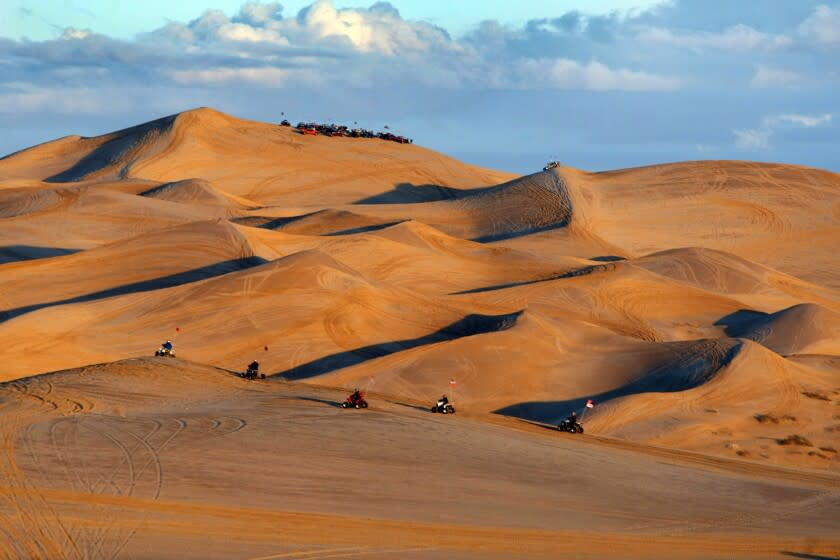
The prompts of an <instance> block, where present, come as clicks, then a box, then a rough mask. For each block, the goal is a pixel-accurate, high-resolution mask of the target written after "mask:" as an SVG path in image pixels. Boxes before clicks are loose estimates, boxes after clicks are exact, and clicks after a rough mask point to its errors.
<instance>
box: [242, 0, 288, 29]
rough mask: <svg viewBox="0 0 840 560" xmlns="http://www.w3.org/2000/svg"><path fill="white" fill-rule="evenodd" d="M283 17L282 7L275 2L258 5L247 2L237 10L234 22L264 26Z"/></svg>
mask: <svg viewBox="0 0 840 560" xmlns="http://www.w3.org/2000/svg"><path fill="white" fill-rule="evenodd" d="M282 17H283V6H282V5H280V4H279V3H277V2H270V3H268V4H259V3H256V2H248V3H247V4H245V5H244V6H242V8H241V9H240V10H239V15H238V16H237V17H235V18H234V21H240V22H243V23H247V24H250V25H264V24H266V23H268V22H270V21H271V20H274V19H281V18H282Z"/></svg>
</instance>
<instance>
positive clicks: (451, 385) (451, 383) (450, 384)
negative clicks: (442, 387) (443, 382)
mask: <svg viewBox="0 0 840 560" xmlns="http://www.w3.org/2000/svg"><path fill="white" fill-rule="evenodd" d="M449 386H450V387H455V380H454V379H452V380H450V381H449Z"/></svg>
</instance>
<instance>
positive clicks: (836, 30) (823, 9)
mask: <svg viewBox="0 0 840 560" xmlns="http://www.w3.org/2000/svg"><path fill="white" fill-rule="evenodd" d="M799 32H800V33H801V34H802V35H804V36H805V38H806V39H812V40H814V41H815V42H817V43H819V44H822V45H828V46H833V45H838V44H840V9H837V10H835V9H832V8H830V7H828V6H825V5H823V6H817V8H816V9H815V10H814V13H813V14H811V15H810V16H809V17H808V19H806V20H805V21H803V22H802V24H801V25H800V26H799Z"/></svg>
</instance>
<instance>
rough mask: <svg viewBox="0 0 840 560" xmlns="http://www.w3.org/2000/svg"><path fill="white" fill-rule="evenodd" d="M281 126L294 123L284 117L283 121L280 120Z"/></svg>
mask: <svg viewBox="0 0 840 560" xmlns="http://www.w3.org/2000/svg"><path fill="white" fill-rule="evenodd" d="M280 126H292V123H290V122H289V121H287V120H286V119H283V120H282V121H280Z"/></svg>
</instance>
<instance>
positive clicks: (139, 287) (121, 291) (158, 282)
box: [0, 257, 268, 323]
mask: <svg viewBox="0 0 840 560" xmlns="http://www.w3.org/2000/svg"><path fill="white" fill-rule="evenodd" d="M267 262H268V261H267V260H266V259H263V258H262V257H246V258H242V259H231V260H228V261H223V262H218V263H215V264H211V265H208V266H202V267H200V268H194V269H192V270H187V271H184V272H179V273H177V274H171V275H169V276H162V277H160V278H152V279H149V280H142V281H140V282H134V283H132V284H124V285H122V286H116V287H114V288H108V289H107V290H100V291H98V292H92V293H90V294H84V295H80V296H75V297H71V298H66V299H62V300H57V301H49V302H46V303H36V304H32V305H25V306H22V307H16V308H14V309H6V310H3V311H0V323H2V322H4V321H8V320H9V319H13V318H15V317H18V316H20V315H23V314H25V313H30V312H32V311H38V310H39V309H44V308H46V307H54V306H57V305H67V304H71V303H82V302H86V301H95V300H99V299H105V298H109V297H113V296H121V295H125V294H134V293H137V292H148V291H152V290H162V289H164V288H171V287H173V286H180V285H182V284H190V283H192V282H198V281H199V280H206V279H208V278H214V277H216V276H222V275H224V274H229V273H231V272H237V271H239V270H245V269H246V268H252V267H255V266H259V265H261V264H265V263H267Z"/></svg>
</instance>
